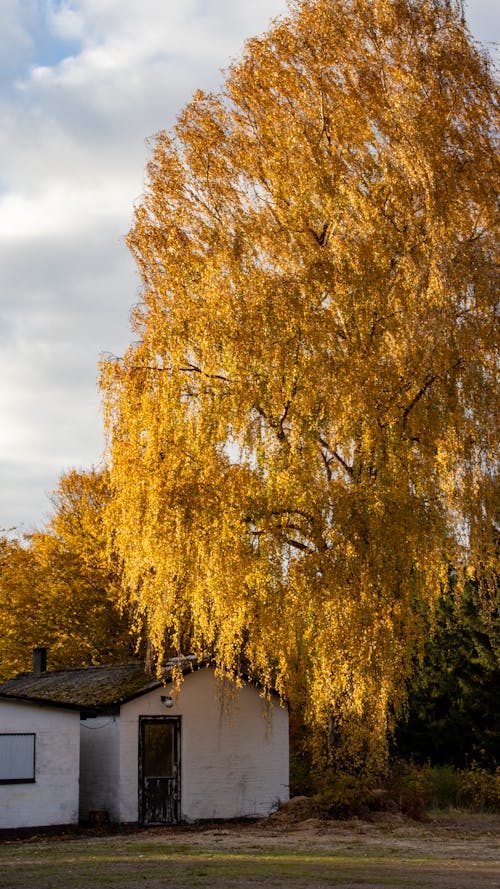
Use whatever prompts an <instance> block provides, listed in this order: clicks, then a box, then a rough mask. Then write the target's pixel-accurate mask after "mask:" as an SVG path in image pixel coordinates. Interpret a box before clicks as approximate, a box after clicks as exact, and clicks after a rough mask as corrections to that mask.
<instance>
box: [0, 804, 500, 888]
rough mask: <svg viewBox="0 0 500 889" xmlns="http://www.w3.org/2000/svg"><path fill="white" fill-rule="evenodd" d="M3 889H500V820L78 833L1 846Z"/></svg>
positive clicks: (392, 819) (289, 822)
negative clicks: (369, 888)
mask: <svg viewBox="0 0 500 889" xmlns="http://www.w3.org/2000/svg"><path fill="white" fill-rule="evenodd" d="M0 886H1V887H2V889H28V887H32V886H36V887H37V889H55V887H61V889H101V887H120V889H138V887H148V889H163V887H168V889H188V887H189V889H194V887H203V889H208V887H210V889H212V887H220V889H230V887H234V889H256V887H276V889H278V887H279V889H285V887H286V889H289V887H290V889H310V887H321V889H326V887H337V889H366V887H373V889H392V887H395V886H398V887H407V889H486V887H488V889H500V816H498V815H471V814H463V813H456V814H447V815H441V816H435V817H429V818H427V819H426V820H425V821H422V822H415V821H411V820H409V819H407V818H404V817H402V816H400V815H388V814H383V815H379V816H372V817H371V818H370V820H369V821H361V820H358V819H353V820H350V821H320V820H317V819H307V820H305V821H296V820H293V819H290V818H289V817H287V814H286V813H283V814H282V815H281V816H280V814H278V815H276V816H274V817H273V818H270V819H267V820H266V821H261V822H255V823H251V824H241V823H224V824H213V825H204V826H196V827H172V828H151V829H142V830H139V829H138V830H134V831H129V832H127V831H112V830H109V831H105V830H101V831H96V830H94V831H79V832H78V833H76V834H74V833H72V834H67V835H62V836H40V837H32V838H30V839H26V838H25V839H15V840H13V839H11V840H8V841H3V842H0Z"/></svg>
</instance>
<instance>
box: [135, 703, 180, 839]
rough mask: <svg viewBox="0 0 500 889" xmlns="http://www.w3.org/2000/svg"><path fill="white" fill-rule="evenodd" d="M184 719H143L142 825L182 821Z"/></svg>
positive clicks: (141, 718) (140, 756)
mask: <svg viewBox="0 0 500 889" xmlns="http://www.w3.org/2000/svg"><path fill="white" fill-rule="evenodd" d="M179 757H180V718H179V717H175V716H170V717H169V716H166V717H165V716H140V717H139V813H140V820H141V823H142V824H175V823H176V822H177V821H178V820H179V817H180V798H181V795H180V761H179Z"/></svg>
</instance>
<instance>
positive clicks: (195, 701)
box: [0, 660, 289, 824]
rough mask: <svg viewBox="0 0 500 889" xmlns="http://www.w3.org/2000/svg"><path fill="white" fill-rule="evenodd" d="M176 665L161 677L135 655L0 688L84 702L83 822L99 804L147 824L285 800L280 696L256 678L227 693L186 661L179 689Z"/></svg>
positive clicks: (256, 811)
mask: <svg viewBox="0 0 500 889" xmlns="http://www.w3.org/2000/svg"><path fill="white" fill-rule="evenodd" d="M174 666H175V667H178V666H179V662H173V661H170V662H168V663H167V664H166V665H165V669H164V673H163V681H162V682H160V681H159V680H157V679H155V678H152V677H151V675H148V674H146V673H145V671H144V665H143V664H140V663H133V664H122V665H118V666H102V667H88V668H84V669H80V670H65V671H59V672H52V673H51V672H45V673H41V674H30V676H29V677H27V678H26V677H25V678H20V679H15V680H10V681H9V682H7V683H4V685H3V686H0V695H3V696H4V700H5V695H8V696H9V697H12V696H13V695H16V696H19V695H21V694H24V695H25V696H26V695H29V697H30V698H31V700H33V699H34V698H38V699H42V698H43V700H45V701H46V702H48V701H49V700H50V701H51V702H52V703H54V702H57V703H58V704H59V705H61V704H71V705H72V706H78V707H79V708H80V710H81V723H80V745H79V747H80V765H79V774H80V793H79V812H80V820H81V821H87V820H88V819H89V817H90V813H91V812H94V811H99V812H106V813H107V815H108V816H109V819H110V820H111V821H112V822H116V823H137V822H138V823H141V824H172V823H177V822H179V821H197V820H202V819H214V818H240V817H250V816H262V815H268V814H269V813H270V812H271V811H272V809H273V807H274V806H275V805H276V804H277V803H279V802H283V801H285V800H286V799H288V781H289V778H288V774H289V772H288V762H289V753H288V713H287V710H286V709H285V708H284V707H282V706H281V705H280V703H279V700H278V698H277V697H276V699H275V700H274V701H272V702H271V703H269V702H267V701H266V700H264V698H263V697H262V695H261V693H260V690H259V689H258V688H256V687H255V686H254V685H251V684H244V685H243V686H242V687H241V688H236V687H229V689H226V690H225V691H226V694H222V695H221V689H220V687H219V685H218V683H217V681H216V679H215V676H214V671H213V669H212V668H211V667H207V666H201V665H200V666H198V665H197V664H196V662H194V661H186V660H185V661H182V663H181V666H182V669H183V672H184V679H183V681H182V684H181V686H180V691H179V693H178V694H176V692H175V689H174V688H173V686H172V683H171V674H172V669H173V667H174ZM3 706H4V704H2V702H1V700H0V714H1V712H2V707H3ZM0 719H1V717H0ZM73 747H74V745H73ZM39 823H40V822H39ZM46 823H49V822H46Z"/></svg>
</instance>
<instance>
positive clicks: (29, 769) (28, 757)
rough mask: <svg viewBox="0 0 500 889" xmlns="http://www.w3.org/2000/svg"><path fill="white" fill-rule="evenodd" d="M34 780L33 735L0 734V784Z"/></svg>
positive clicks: (25, 782) (22, 782)
mask: <svg viewBox="0 0 500 889" xmlns="http://www.w3.org/2000/svg"><path fill="white" fill-rule="evenodd" d="M34 780H35V735H32V734H0V784H27V783H29V782H33V781H34Z"/></svg>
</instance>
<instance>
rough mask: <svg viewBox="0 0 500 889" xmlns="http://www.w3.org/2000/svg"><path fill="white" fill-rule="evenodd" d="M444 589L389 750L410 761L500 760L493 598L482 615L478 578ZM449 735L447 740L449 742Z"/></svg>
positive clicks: (499, 666)
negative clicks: (490, 609) (456, 592)
mask: <svg viewBox="0 0 500 889" xmlns="http://www.w3.org/2000/svg"><path fill="white" fill-rule="evenodd" d="M453 586H454V585H453V582H451V583H450V585H449V587H448V589H446V590H445V591H443V595H442V597H441V599H440V600H439V601H438V603H437V607H436V612H435V615H434V618H433V620H434V627H433V629H432V632H429V638H428V639H427V640H426V643H425V646H424V651H423V655H424V656H423V657H422V659H421V661H420V662H417V663H416V664H415V670H414V672H413V674H412V676H411V677H410V683H409V696H408V701H407V703H406V706H405V708H404V712H403V713H402V714H400V716H399V719H398V720H397V724H396V730H395V733H394V739H393V742H394V751H395V752H396V753H397V754H398V755H399V756H403V757H407V758H411V759H413V760H415V761H417V762H421V763H425V762H432V763H433V764H439V765H444V764H448V765H454V766H456V767H458V768H464V767H466V766H468V765H471V764H473V763H475V764H476V765H479V766H482V767H484V768H489V769H491V770H494V769H495V768H497V767H498V766H500V760H499V750H500V712H499V709H498V687H499V681H500V608H499V607H498V606H500V599H499V597H498V585H497V590H496V597H497V602H498V605H497V608H496V612H495V613H493V612H490V613H489V614H488V619H487V620H485V619H484V616H483V613H482V608H481V602H480V601H478V595H477V584H475V583H468V584H467V585H466V587H465V590H464V592H463V595H462V596H461V597H460V598H458V599H457V598H456V597H455V595H454V588H453ZM450 738H452V739H453V743H452V744H450Z"/></svg>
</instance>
